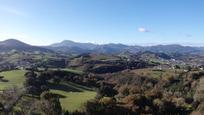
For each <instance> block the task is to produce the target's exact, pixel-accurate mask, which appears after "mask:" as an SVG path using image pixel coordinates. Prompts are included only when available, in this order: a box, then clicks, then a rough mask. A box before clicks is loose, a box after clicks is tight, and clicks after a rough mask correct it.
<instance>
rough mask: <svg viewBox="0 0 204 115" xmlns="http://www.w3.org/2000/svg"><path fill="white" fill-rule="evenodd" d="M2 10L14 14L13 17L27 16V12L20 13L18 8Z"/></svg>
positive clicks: (2, 8)
mask: <svg viewBox="0 0 204 115" xmlns="http://www.w3.org/2000/svg"><path fill="white" fill-rule="evenodd" d="M0 9H1V10H3V11H4V12H7V13H10V14H13V15H17V16H26V14H25V12H23V11H20V10H18V9H16V8H11V7H1V8H0Z"/></svg>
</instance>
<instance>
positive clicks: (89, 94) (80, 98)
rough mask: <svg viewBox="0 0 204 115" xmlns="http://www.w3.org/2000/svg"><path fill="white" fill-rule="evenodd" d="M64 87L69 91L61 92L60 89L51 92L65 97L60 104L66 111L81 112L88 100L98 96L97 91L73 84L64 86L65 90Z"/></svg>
mask: <svg viewBox="0 0 204 115" xmlns="http://www.w3.org/2000/svg"><path fill="white" fill-rule="evenodd" d="M61 87H62V86H61ZM64 87H66V90H69V91H66V90H60V88H58V89H57V88H56V89H52V90H51V91H52V92H54V93H56V94H60V95H61V96H63V97H62V98H60V102H61V105H62V107H63V109H64V110H69V111H74V110H80V109H81V107H82V105H83V104H84V103H85V102H87V100H90V99H94V97H95V96H96V92H95V91H92V90H90V89H88V88H87V87H84V86H81V85H78V84H74V83H71V82H69V83H66V84H63V88H64Z"/></svg>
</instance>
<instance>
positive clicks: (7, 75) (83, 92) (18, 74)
mask: <svg viewBox="0 0 204 115" xmlns="http://www.w3.org/2000/svg"><path fill="white" fill-rule="evenodd" d="M25 72H26V71H25V70H12V71H5V72H1V73H0V75H2V76H4V79H5V80H8V82H0V90H2V89H4V88H6V87H12V86H18V87H22V85H23V82H24V80H25V77H24V74H25ZM50 89H51V91H52V92H54V93H57V94H59V95H61V96H62V98H60V102H61V105H62V108H63V109H64V110H69V111H74V110H80V108H81V106H82V105H83V103H85V102H86V101H88V100H90V99H94V97H95V96H96V92H95V91H92V90H91V89H89V88H87V87H84V86H82V85H78V84H75V83H71V82H69V83H61V84H59V85H51V86H50Z"/></svg>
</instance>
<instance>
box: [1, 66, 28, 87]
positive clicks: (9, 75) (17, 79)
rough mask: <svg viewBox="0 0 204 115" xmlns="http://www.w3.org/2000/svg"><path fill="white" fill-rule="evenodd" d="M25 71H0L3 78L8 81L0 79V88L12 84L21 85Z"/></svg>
mask: <svg viewBox="0 0 204 115" xmlns="http://www.w3.org/2000/svg"><path fill="white" fill-rule="evenodd" d="M25 72H26V71H25V70H12V71H5V72H1V73H0V75H1V76H4V79H5V80H8V81H7V82H2V81H0V90H2V89H4V88H7V87H12V86H18V87H22V85H23V82H24V80H25V77H24V74H25Z"/></svg>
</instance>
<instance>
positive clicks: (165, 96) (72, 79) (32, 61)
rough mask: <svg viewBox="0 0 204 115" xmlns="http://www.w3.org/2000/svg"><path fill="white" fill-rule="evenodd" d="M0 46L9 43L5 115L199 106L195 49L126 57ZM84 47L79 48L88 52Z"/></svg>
mask: <svg viewBox="0 0 204 115" xmlns="http://www.w3.org/2000/svg"><path fill="white" fill-rule="evenodd" d="M10 42H11V43H10ZM1 44H3V46H4V47H10V46H9V45H8V46H7V44H12V49H11V50H9V51H8V50H4V51H1V52H0V55H1V59H0V70H1V72H0V90H1V93H0V104H1V105H2V107H0V108H1V110H2V111H1V112H2V113H4V114H7V112H9V113H12V114H17V113H21V114H22V113H25V114H26V115H27V114H31V113H33V114H47V113H49V114H50V113H52V114H53V115H58V114H59V115H60V114H62V113H63V114H71V115H75V114H80V115H87V114H91V115H104V114H107V115H109V114H110V115H112V114H113V113H116V114H117V115H126V114H129V115H135V114H137V113H138V114H158V115H159V114H177V113H178V114H190V113H192V112H195V111H200V110H202V107H203V106H202V105H203V103H204V102H203V101H202V96H203V95H204V94H203V93H202V92H201V91H202V88H201V86H202V83H203V82H202V78H203V76H204V68H203V67H204V62H203V60H204V57H203V56H204V52H202V51H201V50H199V51H198V52H197V50H196V51H195V50H194V49H196V48H192V49H191V48H189V47H184V46H176V47H181V48H180V49H182V50H180V49H179V48H178V49H177V51H176V52H174V50H169V46H162V47H168V48H167V49H168V51H169V52H165V51H164V52H161V51H158V50H157V48H156V49H155V50H147V49H146V48H142V50H140V51H137V52H130V51H126V50H118V49H117V48H116V46H115V45H113V46H111V45H109V47H114V48H116V49H114V50H117V51H116V52H115V51H114V52H112V53H107V52H95V51H91V50H89V51H90V52H86V53H85V52H83V53H81V52H74V51H73V52H72V51H71V50H70V51H71V52H72V53H70V52H69V53H68V52H63V51H55V50H52V49H46V47H39V48H37V49H33V48H28V50H27V49H24V50H22V48H20V47H21V46H26V47H33V46H30V45H28V44H26V45H25V44H24V43H23V42H20V41H16V40H7V41H6V42H1ZM1 44H0V47H1ZM14 44H15V45H14ZM64 45H66V44H64ZM84 45H85V46H86V45H87V44H83V45H81V46H80V48H83V47H84V48H85V49H86V48H88V46H86V47H85V46H84ZM88 45H90V44H88ZM14 46H15V47H14ZM58 46H59V44H58V45H55V47H58ZM35 47H37V46H35ZM63 47H64V46H63ZM74 47H76V46H74ZM89 47H94V45H93V44H92V45H91V46H89ZM96 47H99V46H96ZM96 47H95V48H96ZM157 47H159V46H157ZM41 48H42V49H43V50H42V49H41ZM118 48H120V47H118ZM152 48H154V47H153V46H152ZM171 48H174V47H172V46H171V47H170V49H171ZM186 48H187V49H186ZM31 49H33V51H30V50H31ZM39 49H40V50H39ZM57 49H58V48H57ZM59 49H60V48H59ZM148 49H149V48H148ZM164 49H165V48H163V50H164ZM184 49H186V51H188V54H187V52H184V51H183V50H184ZM38 50H39V51H38ZM99 51H100V50H99ZM110 51H111V50H110ZM191 51H192V52H191ZM59 52H60V53H59ZM190 52H191V53H190ZM5 100H6V101H5ZM169 110H170V111H169ZM30 112H31V113H30Z"/></svg>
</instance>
